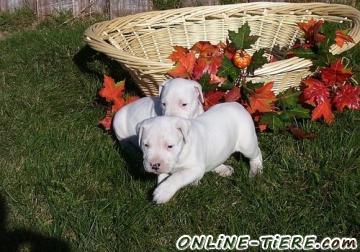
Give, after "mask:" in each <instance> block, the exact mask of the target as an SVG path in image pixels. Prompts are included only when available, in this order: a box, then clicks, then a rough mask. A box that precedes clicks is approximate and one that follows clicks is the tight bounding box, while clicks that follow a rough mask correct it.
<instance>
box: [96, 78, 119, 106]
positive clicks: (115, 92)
mask: <svg viewBox="0 0 360 252" xmlns="http://www.w3.org/2000/svg"><path fill="white" fill-rule="evenodd" d="M124 92H125V82H124V81H121V82H120V83H118V84H115V81H114V79H113V78H111V77H109V76H107V75H104V83H103V87H102V88H101V89H100V91H99V95H100V96H101V97H103V98H105V100H106V101H107V102H113V101H115V100H117V99H119V98H121V97H122V96H123V95H124Z"/></svg>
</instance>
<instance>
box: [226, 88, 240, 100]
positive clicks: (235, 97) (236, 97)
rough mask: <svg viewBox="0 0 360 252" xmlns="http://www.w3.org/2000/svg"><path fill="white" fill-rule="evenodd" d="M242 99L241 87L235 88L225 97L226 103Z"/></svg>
mask: <svg viewBox="0 0 360 252" xmlns="http://www.w3.org/2000/svg"><path fill="white" fill-rule="evenodd" d="M240 97H241V93H240V88H239V87H233V88H232V89H231V90H229V91H228V92H227V93H226V94H225V96H224V98H225V101H226V102H236V101H238V100H239V99H240Z"/></svg>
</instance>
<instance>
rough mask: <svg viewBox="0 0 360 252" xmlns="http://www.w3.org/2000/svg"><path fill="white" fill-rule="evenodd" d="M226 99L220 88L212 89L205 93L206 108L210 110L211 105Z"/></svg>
mask: <svg viewBox="0 0 360 252" xmlns="http://www.w3.org/2000/svg"><path fill="white" fill-rule="evenodd" d="M223 99H224V92H222V91H218V90H211V91H209V92H207V93H205V95H204V109H205V110H208V109H209V108H210V107H211V106H213V105H215V104H218V103H220V102H222V101H223Z"/></svg>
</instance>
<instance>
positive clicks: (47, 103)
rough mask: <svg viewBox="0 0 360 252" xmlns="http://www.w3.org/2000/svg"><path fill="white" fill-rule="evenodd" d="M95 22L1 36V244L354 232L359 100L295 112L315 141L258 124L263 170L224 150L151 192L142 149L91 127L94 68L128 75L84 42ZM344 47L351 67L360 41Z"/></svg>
mask: <svg viewBox="0 0 360 252" xmlns="http://www.w3.org/2000/svg"><path fill="white" fill-rule="evenodd" d="M0 20H1V19H0ZM6 20H9V19H5V21H4V22H5V23H6ZM10 20H11V18H10ZM93 22H95V21H94V20H87V21H80V22H76V23H73V24H68V25H60V23H61V22H60V23H59V22H57V21H51V22H47V23H45V24H40V25H39V26H37V28H32V29H25V31H24V30H23V24H22V22H13V23H10V28H11V25H13V27H14V29H17V30H20V31H21V32H12V34H10V35H6V37H5V38H3V39H1V40H0V104H1V107H0V125H1V127H0V133H1V136H0V178H1V180H0V251H10V250H9V249H10V248H14V247H16V246H17V244H19V243H21V246H22V247H23V248H24V249H25V250H24V251H28V250H26V248H28V247H29V246H30V245H29V243H30V244H35V246H39V247H42V246H45V247H46V249H45V251H54V249H57V250H66V249H67V248H70V249H72V250H73V251H145V250H146V251H174V250H175V242H176V240H177V238H178V237H179V236H181V235H183V234H190V235H191V234H212V235H218V234H220V233H225V234H238V235H243V234H248V235H250V236H251V237H253V238H258V237H259V236H260V235H265V234H277V233H278V234H290V235H292V234H302V235H306V234H315V235H318V236H320V237H325V236H331V237H342V236H346V237H356V238H358V239H359V238H360V204H359V202H360V158H359V157H360V133H359V131H360V127H359V125H360V112H359V111H357V112H351V111H346V112H345V113H343V114H341V115H337V118H336V122H335V123H334V124H333V125H331V126H328V125H325V124H323V123H311V124H310V123H304V124H303V125H302V126H303V127H304V128H305V129H307V130H309V131H313V132H315V133H316V135H317V137H316V138H315V139H314V140H312V141H309V140H305V141H296V140H294V139H293V137H292V136H291V135H289V134H287V133H282V134H273V133H263V134H259V141H260V146H261V148H262V150H263V156H264V165H265V168H264V174H263V176H261V177H259V178H256V179H255V180H253V181H250V180H249V179H248V177H247V174H248V169H249V167H248V163H247V162H246V161H245V160H236V159H235V158H231V159H230V160H229V163H231V164H232V165H233V166H234V167H235V168H236V169H235V174H234V175H233V176H232V177H230V178H221V177H218V176H216V175H215V174H212V173H211V174H207V175H205V177H204V178H203V180H202V181H201V184H200V185H199V186H197V187H186V188H185V189H182V190H181V191H180V192H179V193H178V194H177V195H176V196H175V198H173V199H172V200H171V201H170V202H169V203H168V204H166V205H161V206H157V205H155V204H153V203H152V202H151V200H150V195H151V192H152V190H153V189H154V187H155V179H154V177H152V176H149V175H146V174H143V173H142V172H141V162H139V160H138V157H139V156H137V155H136V154H132V153H131V154H129V152H128V151H126V150H121V148H119V146H118V145H117V144H116V142H115V141H114V140H113V138H112V137H111V136H109V135H108V134H106V133H104V132H103V131H102V130H100V129H99V128H98V127H97V122H98V120H99V118H101V117H102V116H103V115H104V107H103V106H102V105H101V104H100V103H99V102H97V97H96V92H97V90H98V88H99V87H100V86H101V83H102V74H103V73H108V74H110V75H112V76H113V77H115V78H116V79H117V80H120V79H122V78H124V77H126V78H128V76H126V75H125V74H124V73H123V71H121V69H120V68H119V66H118V65H117V64H116V63H115V62H112V61H110V60H108V59H107V58H106V57H104V56H103V55H100V54H97V53H95V52H94V51H92V50H91V49H89V48H87V47H85V44H84V42H83V32H84V30H85V29H86V28H87V27H88V26H89V25H90V23H93ZM18 23H20V24H21V25H18ZM6 24H9V22H7V23H6ZM4 27H5V26H4ZM6 27H7V28H6V29H7V30H12V31H13V30H14V29H10V28H9V25H7V26H6ZM346 55H347V57H349V58H350V59H351V60H352V62H353V63H354V64H355V65H356V68H355V70H356V71H358V70H359V65H360V46H357V47H356V48H354V49H353V50H351V51H350V52H349V53H347V54H346ZM358 80H359V79H358ZM359 81H360V80H359ZM128 82H130V80H128ZM139 171H140V172H139ZM358 242H359V241H358ZM11 246H13V247H11ZM5 249H6V250H5Z"/></svg>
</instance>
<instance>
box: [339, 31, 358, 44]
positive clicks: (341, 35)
mask: <svg viewBox="0 0 360 252" xmlns="http://www.w3.org/2000/svg"><path fill="white" fill-rule="evenodd" d="M345 42H352V43H354V40H353V38H352V37H351V36H350V35H346V34H345V33H344V31H341V30H337V31H336V37H335V43H336V44H337V45H338V46H340V47H343V45H344V44H345Z"/></svg>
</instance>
